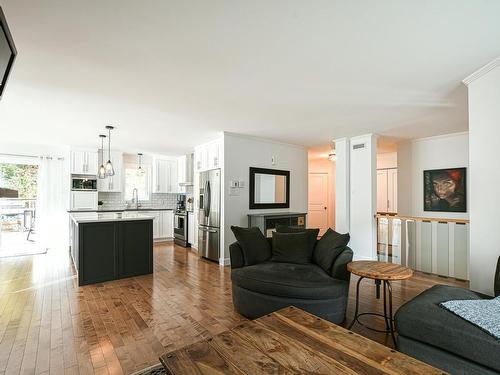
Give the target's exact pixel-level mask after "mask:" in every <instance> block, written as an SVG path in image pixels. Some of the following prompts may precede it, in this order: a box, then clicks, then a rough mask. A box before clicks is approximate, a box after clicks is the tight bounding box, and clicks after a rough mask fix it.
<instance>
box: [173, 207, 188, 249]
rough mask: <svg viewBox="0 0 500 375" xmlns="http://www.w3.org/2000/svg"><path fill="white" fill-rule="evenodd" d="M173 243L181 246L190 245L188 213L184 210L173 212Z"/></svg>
mask: <svg viewBox="0 0 500 375" xmlns="http://www.w3.org/2000/svg"><path fill="white" fill-rule="evenodd" d="M174 243H176V244H177V245H180V246H183V247H190V246H191V245H190V244H189V242H188V214H187V212H186V211H175V213H174Z"/></svg>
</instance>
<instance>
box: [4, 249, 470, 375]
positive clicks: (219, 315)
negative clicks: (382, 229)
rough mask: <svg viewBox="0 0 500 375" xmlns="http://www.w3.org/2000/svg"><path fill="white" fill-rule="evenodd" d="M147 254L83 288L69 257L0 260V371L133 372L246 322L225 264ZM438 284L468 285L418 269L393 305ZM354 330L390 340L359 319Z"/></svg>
mask: <svg viewBox="0 0 500 375" xmlns="http://www.w3.org/2000/svg"><path fill="white" fill-rule="evenodd" d="M154 251H155V266H154V268H155V272H154V274H153V275H147V276H140V277H135V278H130V279H124V280H118V281H112V282H108V283H101V284H95V285H89V286H85V287H80V288H79V287H77V286H76V276H75V272H74V270H73V268H72V266H71V263H70V261H69V257H68V255H67V254H66V253H57V252H51V251H49V252H48V253H47V254H45V255H36V256H25V257H16V258H3V259H0V375H3V374H18V373H21V374H49V373H50V374H91V373H96V374H122V373H124V374H130V373H132V372H134V371H137V370H140V369H142V368H144V367H147V366H149V365H153V364H156V363H158V357H159V356H160V355H161V354H163V353H164V352H165V351H170V350H173V349H179V348H181V347H183V346H185V345H187V344H191V343H194V342H196V341H199V340H200V339H204V338H207V337H210V336H212V335H215V334H218V333H221V332H223V331H225V330H227V329H229V328H232V327H234V326H235V325H237V324H238V323H240V322H241V321H243V320H245V319H244V318H243V317H241V316H240V315H239V314H237V313H236V312H235V311H234V310H233V307H232V302H231V282H230V280H231V278H230V269H229V267H219V266H218V265H217V264H215V263H211V262H208V261H206V260H202V259H199V258H198V257H197V255H196V254H194V253H193V252H191V251H189V250H186V249H184V248H181V247H177V246H174V245H173V243H165V244H160V245H156V246H155V250H154ZM355 282H356V279H355V278H353V280H352V285H351V293H350V296H349V308H348V318H347V322H348V321H349V320H350V318H351V317H352V314H353V310H354V309H353V305H354V293H353V291H354V290H355V284H354V283H355ZM436 283H447V284H454V285H460V286H466V283H465V282H459V281H455V280H449V279H442V278H438V277H436V276H429V275H424V274H421V273H417V274H416V275H415V276H414V277H413V278H411V279H410V280H407V281H403V282H394V283H393V290H394V309H397V307H398V306H399V305H401V304H402V303H403V302H404V301H407V300H409V299H411V298H412V297H414V296H415V295H417V294H418V293H420V292H421V291H423V290H425V289H426V288H428V287H430V286H432V285H434V284H436ZM374 296H375V288H374V284H373V283H372V282H370V281H364V284H363V287H362V289H361V304H360V309H362V310H363V311H366V310H378V311H381V308H382V306H381V301H377V300H375V298H374ZM366 322H367V323H370V324H376V325H380V327H382V322H380V321H378V320H377V321H375V320H372V321H370V320H368V319H367V320H366ZM353 330H354V331H356V332H358V333H361V334H363V335H365V336H367V337H369V338H371V339H374V340H376V341H379V342H381V343H384V344H389V343H390V339H389V337H388V336H387V335H385V334H379V333H375V332H372V331H369V330H367V329H365V328H363V327H362V326H360V325H356V326H355V327H354V328H353Z"/></svg>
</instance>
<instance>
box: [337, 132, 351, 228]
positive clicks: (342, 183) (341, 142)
mask: <svg viewBox="0 0 500 375" xmlns="http://www.w3.org/2000/svg"><path fill="white" fill-rule="evenodd" d="M335 153H336V155H337V158H336V160H335V167H336V170H335V230H336V231H337V232H339V233H347V232H349V225H350V219H349V210H350V203H349V199H350V188H349V170H350V167H349V156H350V154H349V139H347V138H340V139H336V140H335Z"/></svg>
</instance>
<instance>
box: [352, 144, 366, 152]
mask: <svg viewBox="0 0 500 375" xmlns="http://www.w3.org/2000/svg"><path fill="white" fill-rule="evenodd" d="M362 148H365V144H364V143H358V144H357V145H352V149H353V150H360V149H362Z"/></svg>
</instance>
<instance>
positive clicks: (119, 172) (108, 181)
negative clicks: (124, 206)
mask: <svg viewBox="0 0 500 375" xmlns="http://www.w3.org/2000/svg"><path fill="white" fill-rule="evenodd" d="M107 161H108V158H107V154H106V153H105V155H104V163H106V162H107ZM111 162H112V163H113V168H114V170H115V175H114V176H108V177H106V178H102V179H101V178H98V179H97V190H98V191H100V192H116V193H119V192H121V191H122V179H123V154H122V153H121V152H112V153H111ZM99 163H101V161H100V160H99ZM99 165H100V164H99Z"/></svg>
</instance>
